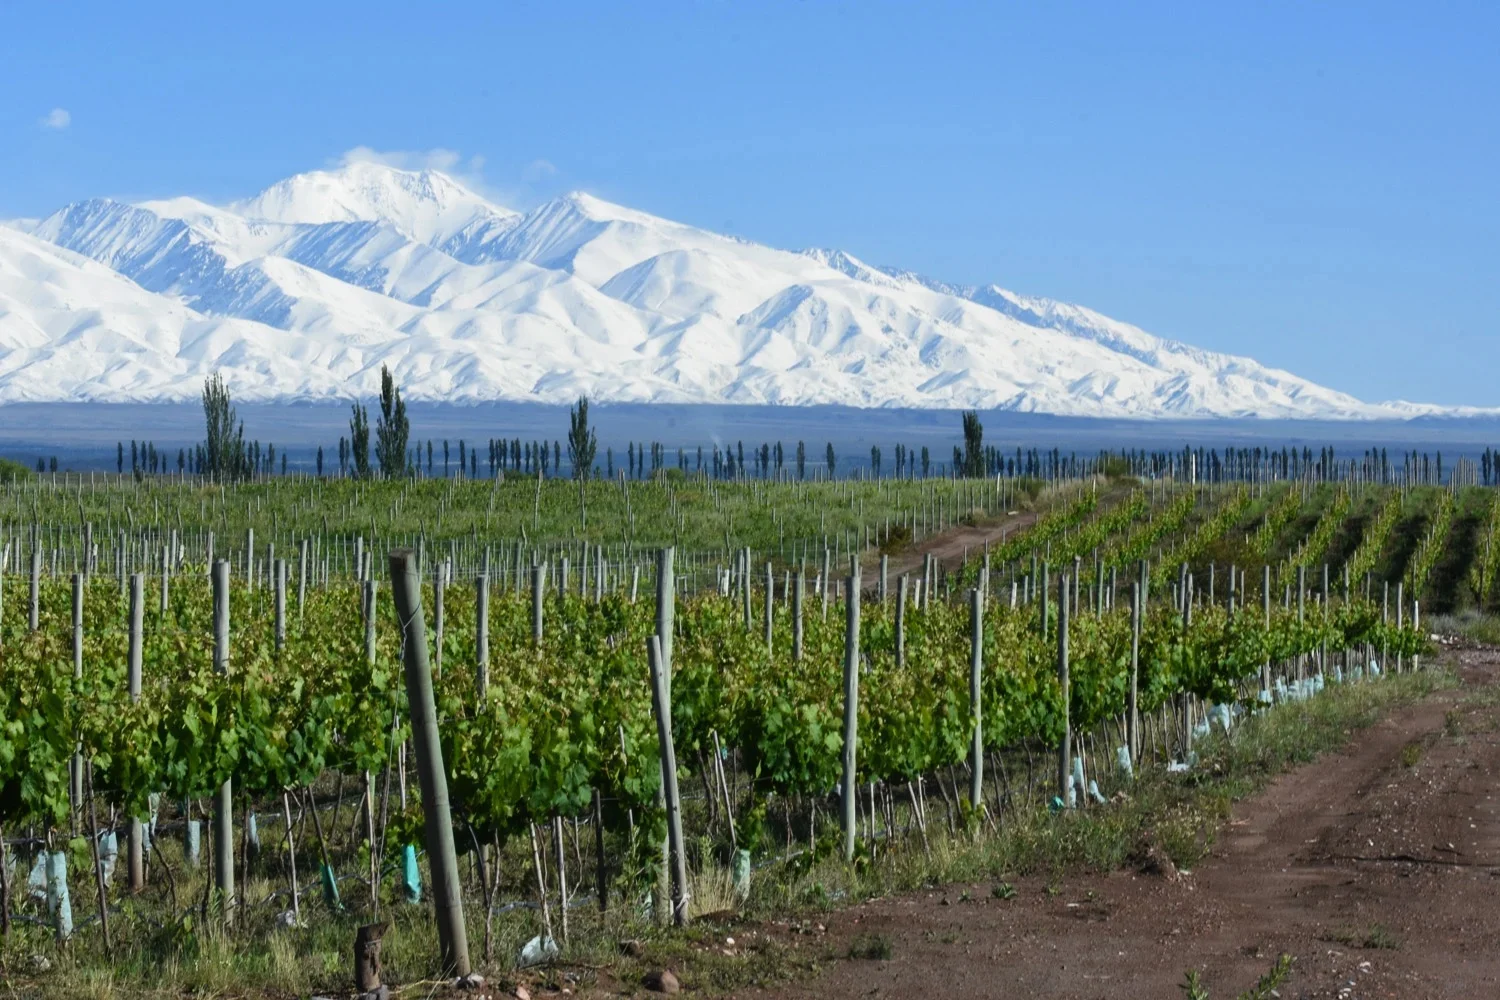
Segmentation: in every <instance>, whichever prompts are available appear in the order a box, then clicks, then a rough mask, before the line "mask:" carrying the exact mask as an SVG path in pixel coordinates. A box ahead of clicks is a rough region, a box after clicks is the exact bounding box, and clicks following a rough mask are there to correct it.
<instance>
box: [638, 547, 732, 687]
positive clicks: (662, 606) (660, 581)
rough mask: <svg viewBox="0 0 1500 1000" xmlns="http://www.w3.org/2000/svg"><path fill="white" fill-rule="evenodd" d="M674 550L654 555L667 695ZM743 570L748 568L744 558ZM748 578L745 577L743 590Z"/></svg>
mask: <svg viewBox="0 0 1500 1000" xmlns="http://www.w3.org/2000/svg"><path fill="white" fill-rule="evenodd" d="M675 557H676V550H675V549H674V548H673V547H672V546H670V545H668V546H667V547H666V548H664V549H662V550H660V551H659V552H657V554H656V637H657V638H658V639H660V640H661V664H662V670H663V671H664V672H665V674H666V678H667V694H668V695H670V694H671V693H672V633H673V630H674V629H675V628H676V620H677V587H676V578H675V571H674V569H673V562H674V559H675ZM745 568H746V569H747V570H748V569H749V568H750V563H749V557H748V556H747V557H746V562H745ZM749 588H750V578H749V576H748V574H747V575H746V577H745V589H746V590H749Z"/></svg>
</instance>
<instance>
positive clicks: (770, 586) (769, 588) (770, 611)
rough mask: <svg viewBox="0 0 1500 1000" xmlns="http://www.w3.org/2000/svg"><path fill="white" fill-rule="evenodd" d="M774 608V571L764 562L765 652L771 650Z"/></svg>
mask: <svg viewBox="0 0 1500 1000" xmlns="http://www.w3.org/2000/svg"><path fill="white" fill-rule="evenodd" d="M775 608H776V571H775V570H774V569H772V568H771V564H770V563H766V652H767V653H769V652H770V651H771V627H772V624H773V620H772V616H773V615H774V614H775Z"/></svg>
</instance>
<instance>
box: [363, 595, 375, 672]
mask: <svg viewBox="0 0 1500 1000" xmlns="http://www.w3.org/2000/svg"><path fill="white" fill-rule="evenodd" d="M360 590H361V591H362V593H361V595H360V596H361V611H362V612H363V617H364V623H365V662H366V663H374V662H375V577H374V575H373V574H372V575H370V576H367V577H365V581H364V586H362V587H361V588H360Z"/></svg>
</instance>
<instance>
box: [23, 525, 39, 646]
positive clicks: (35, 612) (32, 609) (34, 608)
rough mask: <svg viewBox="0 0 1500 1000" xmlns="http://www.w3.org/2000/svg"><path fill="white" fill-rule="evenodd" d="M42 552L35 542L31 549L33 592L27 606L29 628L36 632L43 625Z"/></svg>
mask: <svg viewBox="0 0 1500 1000" xmlns="http://www.w3.org/2000/svg"><path fill="white" fill-rule="evenodd" d="M41 587H42V550H41V549H39V548H37V547H36V544H35V543H34V542H33V544H32V547H31V592H30V598H29V600H30V603H29V604H28V605H27V609H28V610H27V612H26V622H27V627H28V628H30V629H31V631H33V632H35V631H36V630H37V627H38V626H39V625H40V623H41V615H42V603H41Z"/></svg>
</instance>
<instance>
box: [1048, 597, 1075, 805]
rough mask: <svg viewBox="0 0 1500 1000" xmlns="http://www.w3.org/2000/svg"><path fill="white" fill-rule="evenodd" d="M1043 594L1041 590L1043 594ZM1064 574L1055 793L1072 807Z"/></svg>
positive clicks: (1059, 624) (1060, 599)
mask: <svg viewBox="0 0 1500 1000" xmlns="http://www.w3.org/2000/svg"><path fill="white" fill-rule="evenodd" d="M1044 593H1045V591H1044ZM1068 593H1069V591H1068V574H1066V573H1064V574H1063V575H1062V578H1061V579H1060V580H1059V581H1058V591H1057V684H1058V687H1059V688H1060V689H1061V692H1062V739H1061V740H1060V741H1059V742H1058V745H1057V789H1058V791H1057V794H1058V797H1059V798H1060V799H1062V802H1063V805H1064V806H1067V807H1071V806H1072V805H1073V727H1072V724H1071V722H1070V721H1069V717H1070V715H1071V710H1072V687H1071V685H1070V683H1069V680H1068V606H1069V604H1070V603H1071V602H1070V601H1069V600H1068Z"/></svg>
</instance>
